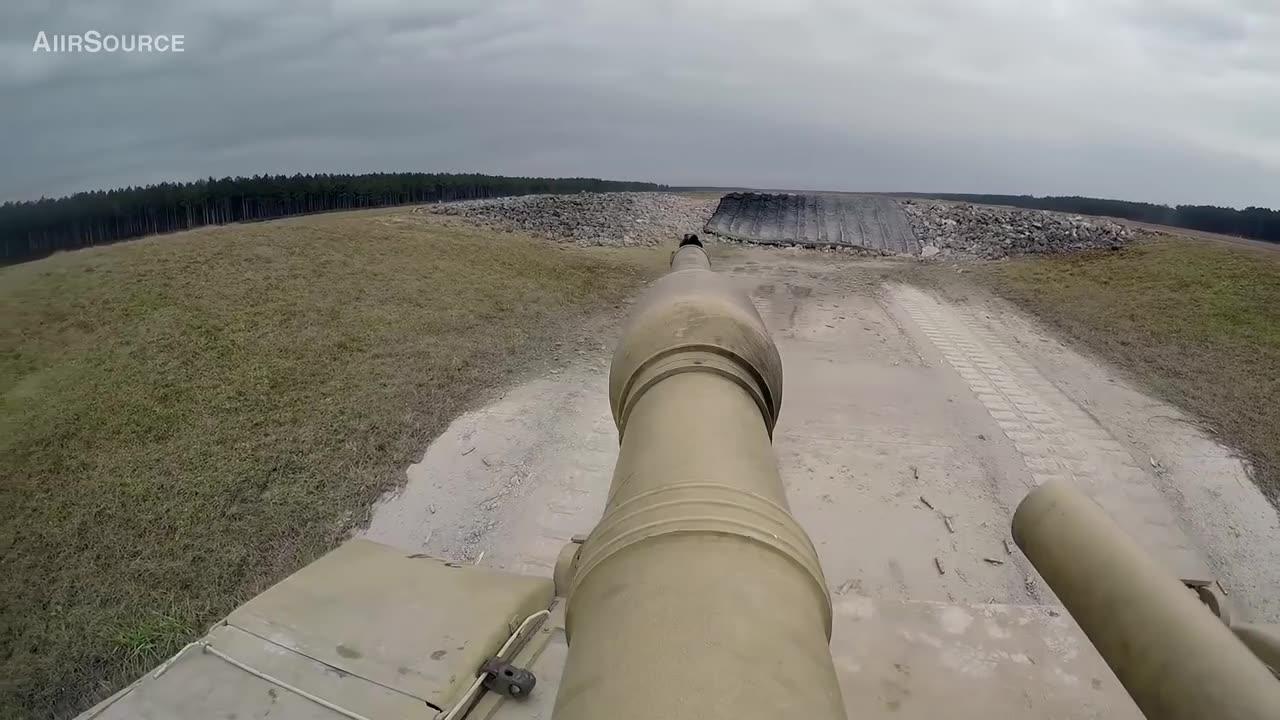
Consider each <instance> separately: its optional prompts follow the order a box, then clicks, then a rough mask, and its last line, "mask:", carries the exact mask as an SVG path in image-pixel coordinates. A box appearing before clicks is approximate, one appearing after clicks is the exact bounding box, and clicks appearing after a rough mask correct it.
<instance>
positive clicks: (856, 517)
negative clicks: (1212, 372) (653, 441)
mask: <svg viewBox="0 0 1280 720" xmlns="http://www.w3.org/2000/svg"><path fill="white" fill-rule="evenodd" d="M715 256H716V259H715V261H714V262H715V263H716V265H717V268H718V269H721V270H723V271H725V272H727V273H729V274H730V275H731V276H732V277H733V278H735V279H736V280H737V281H738V282H740V283H741V285H742V287H743V289H744V290H746V291H747V292H749V293H750V294H751V295H752V297H753V298H754V300H755V301H756V304H757V307H759V309H760V311H761V313H762V315H763V316H764V319H765V322H766V323H767V324H768V325H769V327H770V329H771V330H772V331H773V333H774V336H775V339H776V341H777V343H778V346H779V349H780V350H781V353H782V357H783V362H784V366H785V371H786V381H785V390H784V401H783V412H782V418H781V422H780V423H779V425H778V428H777V430H776V433H775V447H776V450H777V454H778V460H779V463H780V466H781V469H782V474H783V477H784V479H785V481H786V483H787V488H788V495H789V499H790V502H791V506H792V510H793V512H794V514H795V515H796V517H797V519H798V520H799V521H800V522H801V524H802V525H804V527H805V528H806V529H807V530H808V532H809V533H810V535H811V536H812V538H813V540H814V543H815V545H816V546H817V548H818V552H819V554H820V556H821V558H822V561H823V564H824V568H825V570H826V575H827V579H828V581H829V582H830V584H831V590H832V593H833V597H834V599H835V604H836V614H837V618H836V623H835V636H834V637H833V639H832V649H833V655H834V656H835V658H836V664H837V670H838V671H839V673H840V677H841V682H842V686H843V691H844V695H845V700H846V704H847V706H848V708H849V711H850V716H851V717H859V716H863V715H878V714H883V713H884V712H885V711H886V710H888V711H895V712H896V713H898V714H899V715H901V716H903V717H925V716H928V717H933V716H936V714H937V709H938V708H939V707H946V708H948V716H949V717H956V718H969V717H972V718H979V717H982V718H989V717H992V716H999V714H1000V713H1001V712H1006V713H1008V714H1009V715H1010V716H1013V717H1063V718H1066V717H1070V718H1088V717H1109V718H1111V717H1138V715H1137V711H1136V709H1134V708H1133V706H1132V704H1131V703H1130V701H1129V700H1128V698H1127V697H1126V696H1125V695H1124V693H1123V691H1122V690H1121V689H1120V688H1119V686H1118V683H1117V682H1116V680H1115V678H1114V677H1113V676H1112V675H1111V674H1110V672H1109V671H1108V670H1107V669H1106V667H1105V665H1103V664H1102V662H1101V660H1100V659H1099V658H1098V657H1097V656H1096V654H1095V653H1094V651H1093V650H1092V648H1091V647H1090V646H1089V645H1088V643H1087V641H1086V640H1085V639H1084V638H1083V636H1082V635H1080V633H1079V631H1078V629H1076V628H1075V626H1074V624H1073V623H1072V622H1071V621H1070V619H1069V618H1068V617H1067V616H1066V615H1065V613H1064V612H1063V611H1062V610H1061V608H1060V607H1058V606H1057V602H1056V600H1055V599H1054V597H1053V596H1052V593H1050V592H1049V590H1048V588H1047V587H1045V586H1044V585H1043V584H1042V583H1040V582H1039V580H1038V578H1037V577H1036V575H1035V573H1034V571H1033V570H1032V569H1031V568H1030V566H1029V564H1028V563H1027V562H1026V561H1025V559H1024V558H1023V557H1021V555H1020V554H1019V553H1018V551H1017V549H1016V548H1012V546H1011V543H1010V542H1009V520H1010V517H1011V514H1012V510H1013V508H1014V507H1015V505H1016V504H1017V502H1018V501H1019V500H1020V499H1021V498H1022V497H1023V496H1024V495H1025V493H1026V492H1027V491H1028V489H1029V488H1032V487H1034V486H1035V485H1036V484H1037V483H1038V482H1040V481H1043V480H1044V479H1046V478H1048V477H1055V476H1066V477H1071V478H1073V479H1074V480H1075V481H1076V482H1077V483H1079V484H1080V485H1081V486H1082V487H1084V488H1085V489H1086V490H1087V491H1088V492H1090V493H1091V494H1092V495H1093V496H1094V497H1095V498H1096V499H1097V500H1098V501H1099V502H1100V503H1101V504H1103V506H1104V507H1105V508H1106V509H1108V510H1109V511H1110V512H1111V513H1112V515H1113V516H1114V517H1116V518H1117V519H1118V520H1119V521H1120V522H1121V523H1122V524H1123V525H1124V526H1125V527H1126V529H1128V530H1129V531H1130V533H1131V534H1133V535H1134V536H1135V537H1136V538H1137V539H1138V540H1139V541H1140V542H1141V543H1142V544H1143V545H1144V546H1146V547H1147V548H1148V550H1150V551H1151V552H1152V553H1153V554H1155V555H1156V556H1157V557H1159V558H1160V559H1161V561H1163V562H1164V563H1166V565H1167V566H1168V567H1169V568H1170V569H1171V570H1172V571H1174V572H1177V573H1178V574H1180V575H1182V576H1183V577H1203V578H1205V579H1215V580H1217V581H1219V582H1220V583H1221V584H1222V585H1223V587H1225V588H1226V589H1227V590H1228V591H1229V592H1230V593H1231V595H1230V600H1231V601H1232V602H1233V603H1234V604H1235V606H1236V608H1237V611H1238V612H1239V613H1240V614H1242V615H1244V616H1246V617H1250V618H1253V619H1257V620H1268V621H1272V622H1274V621H1277V620H1280V597H1277V596H1276V595H1275V593H1274V589H1275V588H1276V587H1280V524H1278V523H1277V517H1276V513H1275V511H1274V510H1273V509H1272V508H1271V506H1270V505H1268V504H1267V502H1266V501H1265V500H1264V499H1263V497H1262V495H1261V494H1260V493H1259V492H1258V491H1257V490H1256V488H1255V487H1254V486H1253V484H1252V483H1251V482H1249V480H1248V478H1247V477H1246V475H1245V472H1244V469H1243V467H1242V466H1241V464H1240V462H1239V461H1238V460H1236V459H1235V458H1234V457H1232V455H1231V454H1230V453H1229V452H1228V451H1227V450H1225V449H1224V448H1222V447H1220V446H1218V445H1216V444H1215V443H1214V442H1213V441H1212V440H1211V439H1210V438H1208V437H1206V436H1205V435H1204V434H1203V433H1201V432H1200V431H1199V430H1197V429H1196V427H1195V425H1194V424H1193V423H1191V422H1189V421H1188V419H1187V418H1185V417H1183V416H1182V414H1181V413H1180V412H1178V411H1177V410H1175V409H1174V408H1171V407H1169V406H1167V405H1165V404H1163V403H1161V402H1158V401H1156V400H1153V399H1151V398H1149V397H1146V396H1144V395H1142V394H1141V393H1139V392H1138V391H1136V390H1134V389H1133V388H1131V387H1129V386H1127V385H1126V384H1125V383H1124V382H1123V381H1121V380H1120V379H1119V378H1116V377H1113V376H1112V375H1111V374H1110V373H1109V372H1108V371H1107V370H1106V369H1105V368H1103V367H1101V366H1099V365H1097V364H1096V363H1094V362H1092V361H1090V360H1089V359H1087V358H1084V357H1081V356H1080V355H1078V354H1076V353H1074V352H1072V351H1070V350H1069V349H1067V348H1065V347H1063V346H1062V345H1061V344H1060V343H1058V342H1057V341H1056V340H1054V339H1052V338H1051V337H1048V336H1047V335H1045V334H1044V333H1043V332H1042V331H1041V330H1039V329H1038V328H1037V327H1036V326H1035V325H1034V323H1032V322H1031V321H1029V320H1028V319H1026V318H1025V317H1023V316H1021V315H1019V314H1018V313H1016V312H1015V311H1013V310H1012V309H1011V308H1009V307H1008V306H1005V305H1004V304H1002V303H999V302H996V301H990V300H972V301H969V302H966V303H953V302H948V301H945V300H943V299H941V298H940V296H939V295H938V294H937V293H934V292H932V291H930V290H928V289H922V288H919V287H914V286H910V285H907V284H904V283H902V282H900V281H899V280H898V279H897V277H898V272H899V270H900V269H901V268H902V266H901V265H900V264H899V261H895V260H865V259H862V260H860V259H856V258H849V257H846V256H841V255H831V254H818V253H810V252H799V251H784V250H774V249H763V248H754V249H748V248H732V249H729V248H723V247H718V248H716V253H715ZM975 297H976V296H975ZM612 342H613V338H608V339H606V343H607V344H608V345H609V346H610V347H612ZM579 357H581V360H580V361H579V362H577V363H575V364H573V365H571V366H568V367H565V368H563V369H562V370H560V371H559V372H558V373H556V374H552V375H548V376H546V377H543V378H540V379H537V380H534V381H532V382H529V383H526V384H524V385H521V386H519V387H515V388H512V389H511V390H510V391H508V392H507V393H506V394H505V395H504V396H503V397H502V398H501V399H499V400H498V401H496V402H494V403H492V404H491V405H489V406H487V407H485V408H483V409H481V410H478V411H476V412H472V413H469V414H467V415H465V416H463V417H461V418H459V419H458V420H457V421H456V422H454V423H453V425H452V426H451V427H450V429H449V430H448V431H447V432H446V433H445V434H444V435H443V436H441V437H440V438H439V439H438V440H436V441H435V442H434V443H433V444H432V445H431V447H430V448H428V449H427V451H426V455H425V457H424V458H423V461H422V462H421V463H419V464H418V465H415V466H413V467H412V468H410V469H409V479H408V484H407V485H406V487H405V488H404V490H403V492H401V493H400V494H399V495H398V496H396V497H391V498H388V499H386V500H385V501H384V502H383V503H382V504H381V505H380V506H379V507H378V508H377V509H376V510H375V513H374V516H373V520H372V523H371V525H370V527H369V529H368V531H367V535H368V536H369V537H371V538H373V539H376V540H380V541H383V542H387V543H390V544H394V545H398V546H401V547H404V548H406V549H409V550H412V551H415V552H427V553H430V554H434V555H440V556H444V557H447V558H450V559H453V560H456V561H459V562H480V563H482V564H485V565H490V566H494V567H499V568H506V569H510V570H513V571H518V572H526V573H537V574H549V573H550V571H551V567H552V564H553V563H554V561H555V557H556V554H557V553H558V551H559V550H560V547H561V546H562V545H563V544H564V542H566V541H567V540H568V539H569V537H570V536H571V535H573V534H575V533H581V532H586V531H588V530H590V529H591V527H592V526H593V525H594V523H595V522H596V520H597V519H598V518H599V517H600V514H601V511H602V509H603V502H604V494H605V491H606V489H607V487H608V484H609V479H610V475H611V471H612V463H613V460H614V457H615V454H616V433H615V430H614V428H613V426H612V423H611V421H610V417H609V409H608V401H607V399H606V397H605V386H606V377H607V375H606V374H607V363H608V356H607V354H606V352H605V351H604V350H603V349H602V348H601V346H600V345H598V344H592V345H591V346H590V347H588V348H584V351H583V353H581V354H580V355H579Z"/></svg>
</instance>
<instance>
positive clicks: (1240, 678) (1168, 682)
mask: <svg viewBox="0 0 1280 720" xmlns="http://www.w3.org/2000/svg"><path fill="white" fill-rule="evenodd" d="M1013 539H1014V540H1015V541H1016V542H1017V543H1018V547H1020V548H1022V550H1023V552H1025V553H1026V554H1027V557H1028V558H1029V559H1030V560H1031V563H1032V564H1033V565H1035V567H1036V570H1037V571H1039V573H1040V575H1041V577H1043V578H1044V579H1045V582H1047V583H1049V587H1051V588H1053V592H1054V593H1055V594H1056V595H1057V596H1058V599H1059V600H1061V601H1062V604H1063V605H1064V606H1065V607H1066V608H1067V611H1068V612H1070V613H1071V617H1073V618H1074V619H1075V621H1076V623H1077V624H1079V625H1080V627H1081V629H1083V630H1084V632H1085V635H1088V636H1089V640H1090V641H1091V642H1092V643H1093V645H1094V647H1096V648H1097V649H1098V652H1099V653H1100V654H1101V655H1102V658H1103V659H1104V660H1106V662H1107V665H1109V666H1110V667H1111V670H1112V672H1114V673H1115V674H1116V677H1117V678H1118V679H1119V680H1120V683H1121V684H1122V685H1124V687H1125V690H1127V691H1128V692H1129V695H1130V697H1132V698H1133V700H1134V702H1135V703H1137V705H1138V708H1139V709H1141V710H1142V712H1143V713H1144V714H1145V715H1146V716H1147V717H1149V718H1152V720H1156V719H1157V718H1158V719H1159V720H1184V719H1185V720H1192V719H1193V718H1195V719H1197V720H1198V719H1200V718H1220V719H1222V720H1246V719H1247V720H1262V719H1263V718H1269V719H1271V720H1274V719H1275V718H1280V681H1277V680H1276V679H1275V678H1274V677H1272V675H1271V673H1270V671H1268V669H1267V668H1266V666H1265V665H1263V663H1262V662H1261V661H1259V660H1258V658H1256V657H1255V656H1254V655H1253V654H1252V653H1251V652H1250V651H1249V649H1248V648H1247V647H1246V646H1245V645H1244V643H1242V642H1241V641H1240V640H1238V639H1237V638H1236V636H1235V635H1233V634H1232V632H1231V631H1230V630H1229V629H1227V627H1226V626H1225V625H1223V624H1222V622H1221V621H1219V620H1218V618H1217V617H1215V616H1214V615H1213V613H1212V612H1210V611H1209V609H1208V608H1207V607H1205V606H1204V605H1203V604H1202V603H1201V602H1200V601H1199V600H1197V599H1196V597H1195V596H1194V595H1193V594H1192V593H1191V591H1190V590H1188V589H1187V588H1186V587H1185V586H1184V585H1183V584H1182V583H1181V582H1179V581H1178V580H1177V579H1175V578H1174V577H1173V576H1172V575H1170V574H1168V573H1167V572H1166V571H1165V570H1164V569H1163V568H1161V567H1159V566H1158V565H1156V564H1155V562H1154V561H1153V560H1152V559H1151V558H1150V557H1149V556H1148V555H1147V554H1146V553H1145V552H1144V551H1143V550H1142V548H1140V547H1138V545H1137V543H1135V542H1134V541H1133V540H1132V539H1130V538H1129V536H1128V535H1126V534H1125V533H1124V531H1123V530H1121V529H1120V527H1119V526H1117V525H1116V523H1115V522H1114V521H1112V519H1111V518H1110V517H1108V516H1107V514H1106V513H1105V512H1103V510H1102V508H1100V507H1098V505H1097V504H1096V503H1094V502H1093V501H1092V500H1090V499H1089V498H1088V497H1087V496H1085V495H1084V493H1082V492H1081V491H1080V490H1078V489H1076V488H1075V487H1074V486H1073V485H1072V484H1071V483H1070V482H1068V481H1063V480H1054V481H1050V482H1047V483H1045V484H1044V485H1041V486H1040V487H1039V488H1036V489H1035V490H1034V491H1032V492H1031V493H1030V494H1029V495H1027V497H1026V498H1025V499H1023V501H1022V502H1021V503H1019V505H1018V509H1017V510H1016V511H1015V512H1014V515H1013Z"/></svg>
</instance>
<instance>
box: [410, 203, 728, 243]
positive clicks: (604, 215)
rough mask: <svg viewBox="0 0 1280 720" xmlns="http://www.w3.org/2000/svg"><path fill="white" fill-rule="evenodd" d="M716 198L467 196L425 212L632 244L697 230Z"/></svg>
mask: <svg viewBox="0 0 1280 720" xmlns="http://www.w3.org/2000/svg"><path fill="white" fill-rule="evenodd" d="M717 202H718V201H717V200H716V199H706V198H693V197H686V196H684V195H675V194H672V193H644V192H641V193H631V192H619V193H579V194H577V195H522V196H520V197H508V198H494V199H490V200H466V201H463V202H456V203H445V204H443V205H433V206H431V207H429V208H427V212H432V213H437V214H440V215H453V216H457V217H462V218H466V219H467V220H470V221H472V222H475V223H478V224H481V225H485V226H488V227H494V228H498V229H500V230H507V231H516V232H524V233H528V234H530V235H540V236H542V237H546V238H550V239H552V240H563V241H571V242H575V243H577V244H578V245H625V246H635V245H659V244H670V243H673V242H675V241H676V240H679V238H680V237H681V236H682V235H683V234H684V233H698V234H701V233H702V226H703V225H704V224H706V222H707V220H708V219H709V218H710V217H711V213H712V212H714V211H715V208H716V203H717Z"/></svg>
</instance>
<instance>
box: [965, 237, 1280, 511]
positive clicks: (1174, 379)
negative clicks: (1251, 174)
mask: <svg viewBox="0 0 1280 720" xmlns="http://www.w3.org/2000/svg"><path fill="white" fill-rule="evenodd" d="M975 275H976V276H977V277H979V278H980V279H982V280H985V281H986V282H987V283H988V284H989V285H990V286H991V287H992V288H993V289H994V290H995V291H996V292H997V293H999V294H1001V295H1003V296H1005V297H1007V298H1009V299H1011V300H1013V301H1015V302H1016V303H1017V304H1019V305H1021V306H1023V307H1025V308H1026V309H1028V310H1030V311H1031V312H1033V313H1035V314H1036V315H1038V316H1039V317H1041V318H1042V319H1044V320H1046V321H1048V322H1049V324H1051V325H1053V326H1055V327H1056V328H1058V329H1059V330H1060V331H1061V332H1062V333H1063V334H1064V335H1066V336H1067V337H1069V338H1071V339H1073V340H1075V341H1077V342H1079V343H1081V344H1083V345H1084V346H1086V347H1088V348H1090V349H1092V350H1093V351H1094V352H1096V353H1098V354H1099V355H1101V356H1102V357H1104V358H1106V359H1107V360H1110V361H1111V362H1113V363H1115V364H1117V365H1119V366H1121V367H1122V368H1124V369H1126V370H1128V371H1129V372H1131V373H1132V374H1133V375H1135V376H1136V377H1138V378H1139V379H1141V380H1142V381H1143V382H1144V383H1146V385H1147V386H1148V387H1150V388H1151V389H1152V390H1154V391H1155V392H1156V393H1157V394H1159V395H1160V396H1162V397H1164V398H1165V399H1167V400H1169V401H1171V402H1173V403H1174V404H1176V405H1179V406H1181V407H1183V408H1184V409H1186V410H1189V411H1190V412H1192V413H1194V414H1195V415H1198V416H1199V417H1200V418H1202V419H1203V420H1204V421H1205V423H1206V424H1207V425H1208V426H1209V427H1210V428H1212V429H1213V430H1214V431H1216V432H1217V433H1218V435H1219V437H1220V438H1221V439H1223V440H1224V441H1225V442H1227V443H1228V444H1230V445H1232V446H1234V447H1236V448H1237V449H1239V450H1240V451H1242V452H1243V453H1245V454H1246V455H1247V456H1248V457H1249V458H1250V459H1251V460H1252V461H1253V463H1254V470H1255V478H1256V480H1257V482H1258V484H1259V486H1260V487H1261V488H1262V490H1263V491H1264V492H1265V493H1266V494H1267V495H1268V496H1269V497H1270V498H1271V500H1272V501H1273V502H1276V501H1277V500H1280V252H1276V251H1275V250H1274V249H1272V248H1268V247H1254V246H1250V245H1247V244H1236V243H1226V242H1213V241H1209V240H1203V239H1188V238H1184V237H1177V236H1166V237H1165V238H1164V239H1161V240H1158V241H1154V242H1149V243H1142V244H1137V245H1134V246H1131V247H1130V248H1128V249H1125V250H1123V251H1120V252H1114V253H1094V254H1080V255H1065V256H1057V257H1037V258H1023V259H1018V260H1011V261H1009V262H1005V263H998V264H991V265H986V266H982V267H979V268H977V269H976V272H975Z"/></svg>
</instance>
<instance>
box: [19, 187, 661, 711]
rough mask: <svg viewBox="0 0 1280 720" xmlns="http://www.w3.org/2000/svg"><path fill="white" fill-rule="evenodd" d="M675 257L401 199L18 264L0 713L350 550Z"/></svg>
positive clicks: (124, 674)
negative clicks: (413, 471)
mask: <svg viewBox="0 0 1280 720" xmlns="http://www.w3.org/2000/svg"><path fill="white" fill-rule="evenodd" d="M664 261H665V254H663V253H657V252H654V251H604V250H580V249H576V248H562V247H553V246H551V245H549V244H547V243H542V242H537V241H533V240H529V239H525V238H520V237H515V236H510V235H495V234H492V233H488V232H485V231H479V230H472V229H465V228H462V227H455V226H446V225H444V224H442V222H441V221H439V220H435V219H432V218H424V217H422V216H418V215H414V214H412V213H410V212H408V211H406V210H398V211H384V212H365V213H344V214H335V215H323V216H313V217H308V218H300V219H295V220H287V221H280V222H273V223H264V224H256V225H244V226H230V227H224V228H209V229H204V230H199V231H193V232H189V233H184V234H181V235H175V236H169V237H160V238H152V239H148V240H141V241H137V242H131V243H125V244H120V245H116V246H112V247H105V248H96V249H89V250H82V251H77V252H73V253H66V254H60V255H57V256H54V257H51V258H48V259H45V260H41V261H38V262H32V263H27V264H24V265H18V266H13V267H9V268H4V269H2V270H0V308H2V312H3V315H4V318H5V322H4V323H3V326H2V327H0V391H2V392H3V401H2V402H0V550H2V555H0V716H3V717H22V716H26V717H48V716H50V715H60V716H61V715H67V714H71V713H73V712H75V711H77V710H79V709H82V708H84V707H86V706H87V705H88V704H90V703H91V702H92V701H94V700H96V699H99V698H101V697H103V696H105V695H107V694H109V693H110V692H112V691H113V690H115V689H117V688H118V687H120V686H121V685H123V684H124V683H126V682H128V681H130V680H132V679H133V678H134V677H136V676H137V675H139V674H140V673H141V672H143V671H145V670H146V669H149V668H150V667H151V666H153V665H154V664H156V663H157V662H158V661H159V660H161V659H162V658H164V657H166V656H168V655H170V654H171V653H173V652H174V651H176V650H177V649H178V648H180V647H181V646H182V645H183V644H184V643H186V642H188V641H190V640H192V639H193V638H194V637H195V636H197V635H198V634H201V633H202V632H203V631H204V630H205V628H206V626H207V625H208V624H209V623H210V622H211V621H213V620H215V619H217V618H219V617H220V616H222V615H223V614H224V613H226V612H227V611H229V610H230V609H231V608H232V607H234V606H235V605H237V604H238V603H239V602H241V601H243V600H245V599H247V598H249V597H251V596H252V595H254V594H256V593H257V592H259V591H260V590H262V589H264V588H265V587H267V586H269V585H270V584H271V583H273V582H274V581H276V580H278V579H280V578H281V577H282V576H284V575H286V574H288V573H289V572H291V571H292V570H295V569H297V568H298V567H300V566H301V565H303V564H305V563H307V562H308V561H309V560H311V559H313V558H315V557H316V556H318V555H319V554H321V553H323V552H324V551H325V550H327V549H329V548H331V547H333V546H334V545H335V544H336V543H338V542H339V541H341V540H342V539H343V538H344V537H346V536H347V534H348V533H349V531H350V530H351V529H352V528H353V527H354V526H356V525H358V524H359V523H361V522H362V521H363V520H364V519H365V517H366V511H367V508H368V507H369V505H370V504H371V502H372V501H373V500H374V499H376V498H377V497H378V496H379V495H380V494H381V493H382V492H383V491H385V490H387V489H388V488H391V487H393V486H394V485H396V484H397V483H398V482H400V481H402V480H403V477H404V468H405V467H406V466H407V465H408V464H410V463H411V462H413V461H414V460H415V459H416V458H417V456H418V455H420V453H421V452H422V451H423V449H424V448H425V446H426V444H427V443H428V441H429V440H430V439H431V438H432V437H433V436H434V435H435V434H437V433H438V432H440V431H441V430H442V429H443V428H444V426H445V425H446V424H447V423H448V421H449V420H450V419H451V418H453V417H454V416H455V415H456V414H457V413H459V412H460V411H461V410H463V409H464V408H466V407H468V406H471V405H473V404H475V403H477V402H478V401H479V400H481V399H483V397H484V395H485V393H486V390H487V389H488V388H491V387H493V386H495V385H496V384H499V383H501V382H503V381H504V380H507V379H510V378H511V376H512V375H513V374H518V373H521V372H522V371H525V370H528V369H531V368H532V367H534V366H537V365H538V364H539V363H540V362H543V360H542V359H540V358H543V357H544V351H546V350H547V349H548V348H550V347H551V346H552V345H553V343H554V342H555V339H556V338H557V337H559V336H560V334H561V333H562V332H563V331H564V330H565V329H566V328H568V327H571V326H579V327H580V325H581V323H582V321H583V320H584V319H585V318H586V317H588V316H589V315H591V314H592V313H593V312H595V311H596V310H597V309H598V308H600V307H612V306H613V304H614V303H617V302H619V301H620V300H621V299H623V298H625V297H627V296H629V295H630V294H631V293H632V292H633V291H634V290H635V289H636V288H637V287H638V286H640V285H642V284H643V283H645V282H646V281H647V280H649V279H650V278H651V277H653V276H654V275H656V274H657V273H658V272H659V271H660V269H661V267H662V264H663V263H664Z"/></svg>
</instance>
